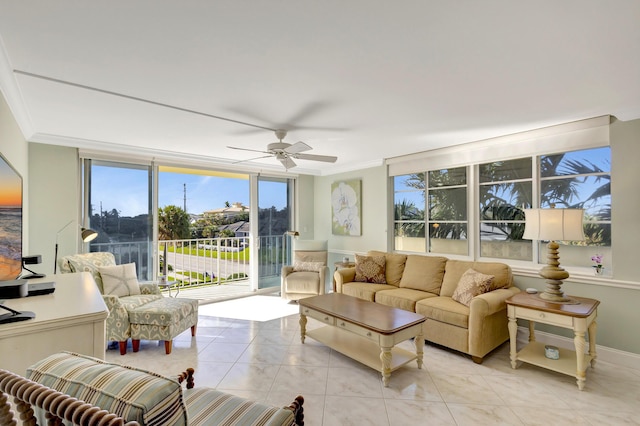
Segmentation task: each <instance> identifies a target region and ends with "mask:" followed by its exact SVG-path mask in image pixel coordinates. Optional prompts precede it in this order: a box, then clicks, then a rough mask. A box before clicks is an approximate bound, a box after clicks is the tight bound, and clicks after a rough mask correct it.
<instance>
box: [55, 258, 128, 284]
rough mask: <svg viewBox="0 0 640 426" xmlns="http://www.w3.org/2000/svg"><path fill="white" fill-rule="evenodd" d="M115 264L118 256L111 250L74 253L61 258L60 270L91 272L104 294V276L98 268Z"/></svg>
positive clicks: (63, 271)
mask: <svg viewBox="0 0 640 426" xmlns="http://www.w3.org/2000/svg"><path fill="white" fill-rule="evenodd" d="M115 264H116V258H115V257H114V256H113V253H109V252H96V253H82V254H74V255H71V256H64V257H63V258H62V259H60V272H62V273H65V272H90V273H91V275H93V279H94V280H95V281H96V284H97V285H98V289H99V290H100V293H102V294H104V286H103V284H102V277H101V276H100V271H99V270H98V269H99V268H100V267H102V266H114V265H115Z"/></svg>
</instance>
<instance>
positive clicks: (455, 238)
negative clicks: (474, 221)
mask: <svg viewBox="0 0 640 426" xmlns="http://www.w3.org/2000/svg"><path fill="white" fill-rule="evenodd" d="M427 176H428V182H429V190H428V193H429V205H428V209H429V252H430V253H440V254H460V255H467V254H468V253H469V247H468V244H467V168H466V167H458V168H455V169H442V170H433V171H430V172H428V173H427Z"/></svg>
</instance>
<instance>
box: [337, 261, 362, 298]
mask: <svg viewBox="0 0 640 426" xmlns="http://www.w3.org/2000/svg"><path fill="white" fill-rule="evenodd" d="M333 266H335V269H334V270H333V273H334V274H335V272H336V271H337V270H338V269H344V268H353V267H355V266H356V264H355V262H336V263H334V264H333ZM332 276H333V275H332ZM333 292H334V293H335V292H336V277H335V276H333Z"/></svg>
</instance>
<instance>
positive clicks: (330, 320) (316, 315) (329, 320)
mask: <svg viewBox="0 0 640 426" xmlns="http://www.w3.org/2000/svg"><path fill="white" fill-rule="evenodd" d="M301 313H302V314H304V315H306V316H308V317H311V318H313V319H316V320H318V321H320V322H323V323H325V324H328V325H335V324H336V319H335V318H334V317H332V316H331V315H327V314H323V313H322V312H318V311H314V310H313V309H310V308H304V307H303V308H302V312H301Z"/></svg>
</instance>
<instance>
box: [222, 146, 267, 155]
mask: <svg viewBox="0 0 640 426" xmlns="http://www.w3.org/2000/svg"><path fill="white" fill-rule="evenodd" d="M227 148H229V149H237V150H238V151H251V152H261V153H263V154H271V153H270V152H269V151H260V150H258V149H249V148H238V147H237V146H227Z"/></svg>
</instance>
